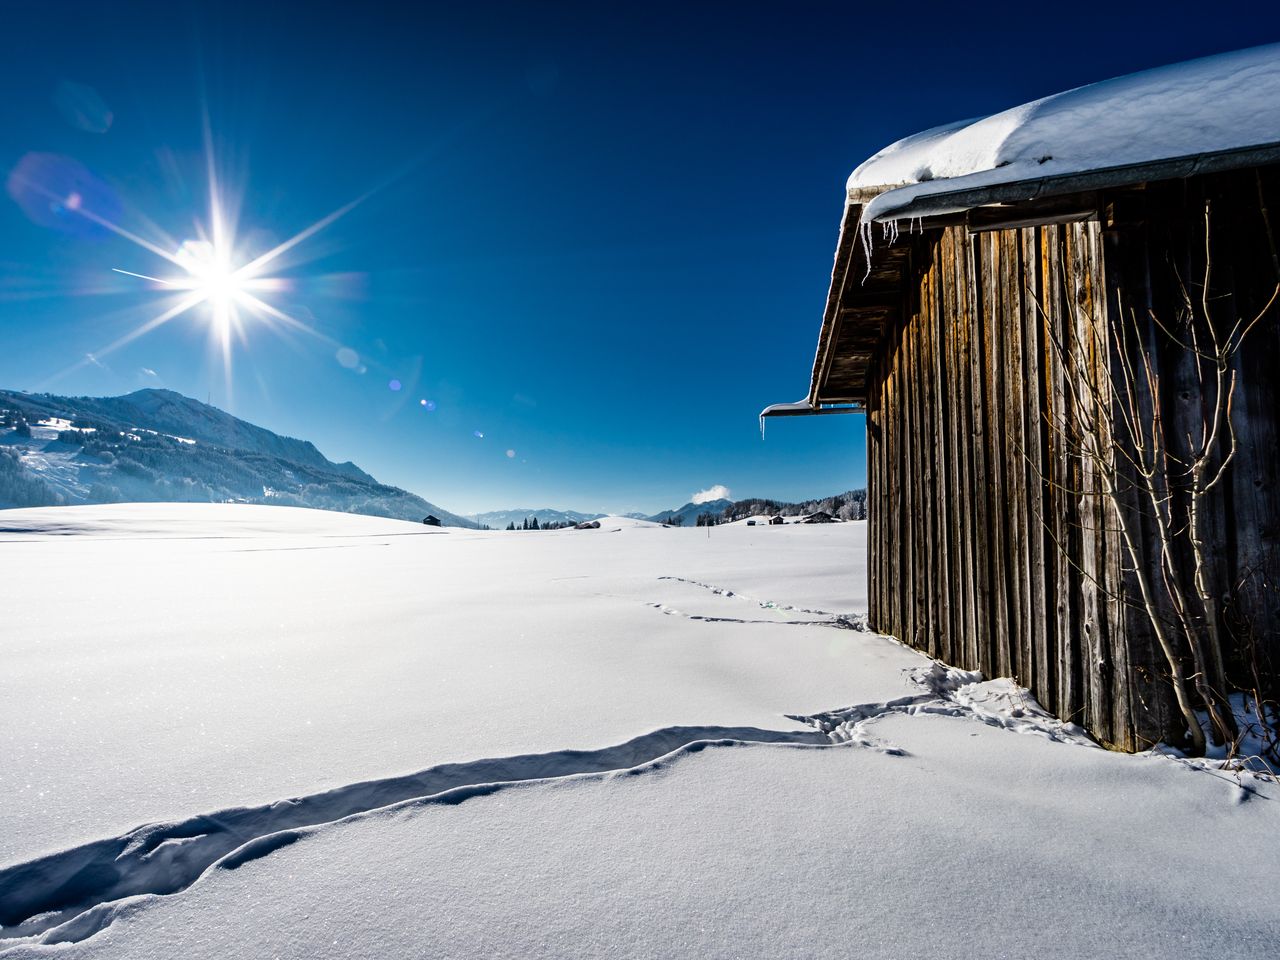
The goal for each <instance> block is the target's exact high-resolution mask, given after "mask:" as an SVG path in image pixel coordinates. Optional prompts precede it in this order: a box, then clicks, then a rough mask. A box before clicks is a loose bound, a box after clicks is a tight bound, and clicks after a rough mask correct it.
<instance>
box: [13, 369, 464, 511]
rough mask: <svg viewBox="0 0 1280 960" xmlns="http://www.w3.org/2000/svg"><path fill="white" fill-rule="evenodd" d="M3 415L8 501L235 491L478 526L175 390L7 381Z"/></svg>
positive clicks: (246, 497) (220, 496)
mask: <svg viewBox="0 0 1280 960" xmlns="http://www.w3.org/2000/svg"><path fill="white" fill-rule="evenodd" d="M0 416H4V417H5V418H6V419H7V420H8V421H9V422H10V424H11V425H10V426H8V427H3V426H0V507H13V506H40V505H44V504H77V503H110V502H119V501H182V502H188V501H229V500H234V501H241V502H247V503H274V504H281V505H287V506H303V507H315V508H318V509H325V510H341V511H345V512H349V513H363V514H369V515H372V516H386V517H396V518H399V519H405V520H419V521H420V520H422V518H423V517H425V516H427V515H428V514H432V515H435V516H436V517H439V518H440V519H441V520H442V521H443V522H444V523H446V524H449V525H455V526H471V525H472V522H471V521H470V520H466V519H464V518H462V517H459V516H456V515H455V514H452V513H449V512H448V511H446V510H442V509H441V508H440V507H438V506H436V505H435V504H432V503H429V502H428V501H426V500H424V499H422V498H421V497H419V496H417V495H415V494H412V493H409V492H408V491H405V490H401V489H399V488H398V487H391V486H387V485H385V484H380V483H378V481H376V480H375V479H374V478H373V477H371V476H369V475H368V474H367V473H365V472H364V471H363V470H361V469H360V468H359V467H357V466H355V464H353V463H333V462H332V461H330V460H328V459H326V458H325V456H324V455H323V454H321V453H320V451H319V450H317V449H316V448H315V446H314V445H313V444H312V443H310V442H309V441H305V440H295V439H293V438H292V437H282V436H279V435H277V434H275V433H272V432H271V431H270V430H267V429H264V428H263V427H258V426H255V425H254V424H251V423H247V422H245V421H244V420H240V419H239V418H237V417H233V416H231V415H230V414H228V413H225V412H224V411H222V410H218V409H217V408H215V407H211V406H208V405H207V404H204V403H201V402H199V401H198V400H192V399H191V398H190V397H184V396H182V395H181V394H179V393H174V392H173V391H171V390H139V391H137V392H136V393H131V394H128V395H127V396H124V397H58V396H52V395H49V394H25V393H16V392H13V391H0ZM14 423H17V424H18V426H17V427H15V426H13V425H12V424H14ZM28 433H29V435H27V434H28Z"/></svg>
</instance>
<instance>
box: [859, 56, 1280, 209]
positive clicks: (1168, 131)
mask: <svg viewBox="0 0 1280 960" xmlns="http://www.w3.org/2000/svg"><path fill="white" fill-rule="evenodd" d="M1276 143H1280V44H1269V45H1267V46H1262V47H1253V48H1251V49H1248V50H1237V51H1234V52H1231V53H1223V54H1218V55H1216V56H1212V57H1204V58H1202V59H1199V60H1189V61H1187V62H1185V63H1177V64H1172V65H1170V66H1165V67H1157V68H1155V69H1153V70H1144V71H1142V72H1140V73H1132V74H1129V75H1127V76H1123V77H1117V78H1115V79H1113V80H1104V81H1102V82H1100V83H1092V84H1089V85H1088V86H1084V87H1078V88H1076V89H1074V90H1068V91H1066V92H1064V93H1057V94H1054V95H1052V96H1049V97H1045V98H1043V99H1041V100H1034V101H1032V102H1031V103H1026V104H1023V105H1022V106H1019V107H1014V108H1012V109H1010V110H1005V111H1003V112H1002V113H996V114H992V115H991V116H989V117H982V118H979V119H974V120H963V121H959V122H956V123H950V124H946V125H944V126H940V127H934V128H933V129H931V130H925V131H923V132H922V133H917V134H915V135H913V136H910V137H907V138H906V139H903V140H899V141H898V142H897V143H894V144H891V145H890V146H888V147H886V148H885V149H883V150H881V151H880V152H879V153H877V154H876V155H875V156H873V157H871V159H869V160H867V161H866V162H865V163H863V164H862V165H861V166H859V167H858V168H857V169H856V170H854V171H853V174H852V175H851V176H850V177H849V181H848V190H849V194H850V197H851V198H853V199H857V197H858V195H859V194H860V193H863V192H864V191H867V190H869V189H873V188H882V189H883V188H885V187H897V188H898V189H892V190H887V191H885V192H881V193H880V194H879V195H878V196H876V197H875V198H874V199H873V200H872V201H871V202H870V203H868V204H867V206H866V208H865V209H864V210H863V214H862V215H863V220H864V221H872V220H881V221H883V220H891V219H895V215H904V212H905V210H906V208H907V206H908V205H909V204H911V203H912V202H915V201H918V200H920V199H921V198H925V197H929V196H933V195H940V194H946V193H950V192H953V191H958V190H960V189H965V188H976V187H990V186H996V185H1001V184H1008V183H1013V182H1018V181H1024V180H1042V179H1044V178H1048V177H1055V176H1062V175H1066V174H1074V173H1081V172H1086V171H1095V170H1101V169H1106V168H1111V167H1122V166H1130V165H1134V164H1147V163H1152V162H1156V161H1161V160H1170V159H1177V158H1183V157H1191V156H1197V155H1200V154H1206V153H1220V152H1222V151H1226V150H1240V149H1245V148H1250V147H1258V146H1263V145H1272V144H1276ZM902 185H905V186H902ZM863 195H865V194H863ZM971 205H972V204H970V203H965V204H962V205H960V206H958V207H957V210H959V209H967V208H968V207H969V206H971ZM930 212H931V213H943V212H954V211H950V210H943V209H939V210H936V211H934V210H931V211H930Z"/></svg>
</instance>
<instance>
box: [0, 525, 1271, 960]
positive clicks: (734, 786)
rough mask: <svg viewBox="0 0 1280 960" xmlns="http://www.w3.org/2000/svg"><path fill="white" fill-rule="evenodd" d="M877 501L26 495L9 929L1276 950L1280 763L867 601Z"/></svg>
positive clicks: (5, 633) (6, 641)
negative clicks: (1148, 740)
mask: <svg viewBox="0 0 1280 960" xmlns="http://www.w3.org/2000/svg"><path fill="white" fill-rule="evenodd" d="M865 540H866V526H865V524H864V523H842V524H830V525H818V526H805V525H801V524H795V525H788V526H785V527H781V528H776V527H775V528H770V527H766V526H757V527H746V526H745V525H726V526H721V527H713V528H702V529H696V528H695V529H666V528H662V527H659V526H656V525H653V524H649V523H645V522H644V521H637V520H629V519H625V518H605V519H604V520H602V521H601V527H600V528H599V529H598V530H586V531H574V530H563V531H547V532H541V533H536V534H524V533H522V534H511V533H503V532H497V531H495V532H479V531H470V530H456V529H454V530H447V529H440V528H429V527H423V526H422V525H420V524H408V523H403V522H399V521H394V520H383V519H377V518H370V517H354V516H347V515H342V514H333V513H324V512H318V511H310V510H300V509H291V508H274V507H261V506H234V505H193V504H181V505H157V504H147V505H122V506H99V507H68V508H52V509H39V510H10V511H0V559H2V561H3V563H4V569H5V571H6V576H5V578H3V580H2V581H0V604H3V609H4V610H5V612H6V616H5V619H4V620H3V621H2V624H3V625H2V626H0V657H3V660H0V662H2V663H3V664H4V665H5V670H4V671H3V672H0V750H3V756H4V757H5V760H6V762H5V765H4V766H3V767H2V768H0V810H3V811H4V812H5V817H4V821H3V822H4V828H3V830H0V923H4V924H7V926H4V927H2V928H0V956H3V957H5V958H6V960H9V958H19V957H21V958H36V957H49V956H54V955H56V956H57V957H59V958H63V957H129V958H161V957H165V958H168V957H177V956H181V957H211V958H212V957H227V956H263V957H298V958H302V957H308V958H310V957H339V956H340V957H370V958H373V957H378V958H383V957H395V956H448V957H454V956H484V957H512V958H516V957H520V958H526V957H595V956H602V955H609V956H626V957H673V956H687V957H720V956H724V957H729V956H748V957H848V956H900V957H907V956H910V957H939V958H942V957H946V958H957V957H995V956H1037V957H1113V956H1117V955H1135V956H1139V955H1140V956H1169V957H1221V956H1256V957H1270V956H1273V955H1274V944H1275V942H1276V938H1277V936H1280V904H1278V903H1277V902H1276V899H1275V898H1274V897H1272V896H1269V895H1268V893H1267V891H1268V890H1269V889H1270V888H1271V886H1272V885H1273V877H1272V876H1271V874H1272V872H1273V869H1274V864H1275V863H1276V862H1278V858H1280V829H1278V828H1280V803H1278V802H1277V801H1280V790H1277V789H1276V787H1275V785H1274V784H1273V783H1271V782H1268V781H1263V780H1259V779H1257V778H1254V777H1253V776H1252V775H1249V774H1243V773H1231V772H1228V771H1224V770H1220V769H1211V768H1206V767H1203V766H1197V765H1194V764H1191V763H1188V762H1184V761H1180V760H1175V759H1170V758H1168V757H1164V756H1140V757H1131V756H1124V755H1119V754H1114V753H1109V752H1107V751H1104V750H1102V749H1100V748H1098V747H1096V746H1095V745H1093V744H1092V743H1091V742H1090V741H1088V739H1087V738H1086V737H1084V736H1083V734H1082V733H1081V732H1080V731H1079V730H1078V729H1077V728H1075V727H1073V726H1071V725H1069V724H1063V723H1061V722H1060V721H1058V720H1055V719H1054V718H1052V717H1049V716H1048V715H1046V714H1045V713H1044V712H1043V711H1042V710H1041V709H1040V708H1039V707H1038V705H1037V704H1036V703H1035V701H1034V700H1032V699H1031V698H1030V697H1029V696H1028V695H1027V694H1026V692H1025V691H1023V690H1022V689H1021V688H1019V687H1017V686H1016V685H1015V684H1013V683H1012V682H1010V681H1009V680H1007V679H1005V680H991V681H985V682H984V681H982V678H981V677H979V676H978V675H976V674H970V673H966V672H964V671H959V670H955V669H950V668H947V667H945V666H943V665H940V664H936V663H934V662H932V661H930V660H929V659H928V658H927V657H924V656H922V655H921V654H919V653H916V652H914V651H911V650H909V649H907V648H905V647H903V646H901V645H899V644H897V643H895V642H893V641H891V640H888V639H886V638H882V637H878V636H875V635H874V634H870V633H868V632H866V631H865V629H864V626H865V610H866V594H865V582H864V580H865V578H864V571H865V560H864V555H865V549H866V546H865ZM20 921H26V922H20ZM6 948H7V949H6Z"/></svg>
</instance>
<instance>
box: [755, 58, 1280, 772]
mask: <svg viewBox="0 0 1280 960" xmlns="http://www.w3.org/2000/svg"><path fill="white" fill-rule="evenodd" d="M1278 233H1280V46H1271V47H1261V48H1256V49H1253V50H1246V51H1240V52H1237V53H1231V54H1224V55H1221V56H1216V57H1209V58H1206V59H1203V60H1198V61H1192V62H1189V63H1185V64H1178V65H1175V66H1172V67H1164V68H1160V69H1156V70H1150V71H1146V72H1143V73H1138V74H1134V75H1131V76H1127V77H1122V78H1119V79H1116V80H1111V81H1107V82H1104V83H1098V84H1094V85H1092V86H1087V87H1082V88H1080V89H1077V90H1072V91H1069V92H1066V93H1062V94H1058V95H1056V96H1052V97H1047V98H1045V99H1044V100H1040V101H1036V102H1034V103H1030V104H1026V105H1024V106H1021V107H1017V108H1015V109H1012V110H1008V111H1005V112H1004V113H1000V114H996V115H994V116H991V117H987V118H985V119H982V120H978V121H967V122H964V123H959V124H952V125H949V126H945V127H940V128H938V129H935V130H929V131H926V132H924V133H921V134H917V135H916V136H913V137H908V138H907V139H905V140H902V141H900V142H898V143H895V144H893V145H892V146H890V147H888V148H886V149H885V150H883V151H881V152H880V153H878V154H876V155H875V156H874V157H872V158H871V159H870V160H868V161H867V162H866V163H864V164H862V166H860V167H859V168H858V169H857V170H855V171H854V173H853V175H852V176H851V177H850V179H849V183H848V190H847V202H846V205H845V209H844V220H843V224H842V227H841V232H840V239H839V243H838V246H837V248H836V256H835V267H834V270H833V273H832V278H831V288H830V292H829V294H828V298H827V304H826V311H825V313H824V315H823V319H822V326H821V329H820V331H819V333H818V343H817V356H816V358H815V361H814V367H813V375H812V380H811V383H810V388H809V395H808V397H807V398H806V399H805V400H804V401H802V402H800V403H796V404H778V405H776V406H774V407H771V408H768V409H767V410H766V411H765V412H764V415H765V416H794V415H804V414H814V413H835V412H849V411H858V412H864V413H865V416H866V429H867V459H868V480H869V483H868V486H869V491H868V508H869V514H870V529H869V547H868V549H869V554H870V556H869V570H870V585H869V586H870V621H871V625H872V627H873V628H874V629H876V630H879V631H882V632H884V633H887V634H891V635H893V636H896V637H898V638H899V639H901V640H903V641H905V642H908V643H910V644H912V645H914V646H916V647H919V648H920V649H921V650H923V651H925V652H927V653H928V654H930V655H931V656H935V657H938V658H940V659H941V660H944V661H946V662H948V663H951V664H954V665H957V666H960V667H963V668H967V669H977V670H981V671H982V672H983V673H984V674H986V675H988V676H1012V677H1014V678H1016V679H1017V681H1018V682H1020V683H1022V684H1024V685H1026V686H1028V687H1030V688H1031V690H1032V691H1033V692H1034V694H1035V696H1036V697H1037V698H1039V700H1040V701H1041V702H1042V703H1043V704H1045V706H1047V707H1048V708H1049V709H1051V710H1053V711H1054V712H1056V713H1057V714H1058V715H1059V716H1061V717H1063V718H1064V719H1067V720H1071V721H1074V722H1077V723H1080V724H1082V725H1083V726H1085V727H1086V728H1087V729H1088V730H1089V731H1090V732H1091V733H1093V734H1094V735H1095V736H1096V737H1097V738H1098V739H1099V740H1101V741H1102V742H1104V743H1106V744H1108V745H1112V746H1115V747H1118V748H1122V749H1128V750H1135V749H1142V748H1145V747H1148V746H1150V745H1151V744H1153V743H1155V742H1158V741H1164V742H1169V743H1178V744H1186V745H1188V746H1189V747H1190V748H1191V749H1192V750H1193V751H1198V750H1201V749H1203V748H1204V743H1203V734H1201V733H1200V728H1201V724H1200V723H1197V722H1195V720H1194V717H1193V715H1194V714H1195V713H1196V712H1199V713H1200V714H1201V716H1202V718H1207V720H1206V721H1205V726H1206V727H1207V728H1208V735H1209V738H1210V739H1211V740H1216V741H1229V740H1231V739H1232V738H1233V737H1234V736H1235V732H1236V730H1237V726H1238V722H1237V720H1236V719H1234V718H1233V717H1232V714H1231V712H1230V710H1229V708H1228V705H1227V702H1226V698H1227V694H1228V692H1230V691H1239V690H1242V691H1248V692H1251V693H1253V694H1260V695H1261V696H1262V697H1264V698H1271V699H1272V700H1275V699H1276V698H1277V696H1278V695H1280V676H1278V671H1280V593H1278V592H1277V591H1278V590H1280V550H1278V546H1280V450H1278V448H1277V437H1278V436H1280V375H1278V374H1277V370H1278V369H1280V367H1278V365H1277V364H1278V362H1280V322H1278V320H1277V317H1278V316H1280V304H1278V303H1277V299H1278V295H1280V254H1278V252H1277V250H1278V247H1280V236H1278Z"/></svg>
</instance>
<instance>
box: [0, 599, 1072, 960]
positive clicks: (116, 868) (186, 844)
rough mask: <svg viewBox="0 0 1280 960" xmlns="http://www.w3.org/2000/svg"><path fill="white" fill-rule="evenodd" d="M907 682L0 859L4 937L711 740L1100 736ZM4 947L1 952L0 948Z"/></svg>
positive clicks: (1019, 692)
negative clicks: (895, 718) (730, 721)
mask: <svg viewBox="0 0 1280 960" xmlns="http://www.w3.org/2000/svg"><path fill="white" fill-rule="evenodd" d="M694 619H714V618H694ZM827 622H828V623H830V624H831V625H832V626H836V625H837V623H836V622H833V621H827ZM911 679H912V680H913V681H914V682H915V683H916V684H917V685H918V686H919V687H921V689H922V692H921V693H919V694H916V695H909V696H905V697H899V698H897V699H894V700H889V701H886V702H883V703H870V704H857V705H854V706H850V707H844V708H841V709H838V710H832V711H828V712H824V713H818V714H812V715H807V716H806V715H788V719H791V720H794V721H796V722H798V723H801V724H803V725H805V726H807V727H809V728H811V729H807V730H765V729H762V728H758V727H716V726H706V727H688V726H677V727H667V728H664V729H661V730H657V731H654V732H653V733H649V734H645V735H643V736H640V737H636V738H634V739H632V740H629V741H627V742H626V743H622V744H618V745H616V746H612V747H605V748H603V749H599V750H563V751H555V752H552V753H544V754H526V755H522V756H515V757H501V758H489V759H483V760H476V761H472V762H470V763H453V764H444V765H441V766H437V767H431V768H429V769H426V770H423V771H420V772H418V773H413V774H409V775H406V776H402V777H392V778H388V779H384V780H371V781H365V782H361V783H354V784H349V785H347V786H344V787H338V788H336V789H334V790H329V791H326V792H323V793H318V794H312V795H310V796H304V797H293V798H289V799H286V800H279V801H276V802H275V803H272V804H269V805H265V806H258V807H234V808H231V809H227V810H222V811H218V812H216V813H211V814H202V815H199V816H195V817H192V818H190V819H187V820H182V821H174V822H170V823H155V824H147V825H144V826H141V827H138V828H137V829H135V830H132V831H130V832H128V833H126V834H123V835H121V836H117V837H113V838H111V839H108V840H99V841H96V842H93V843H88V844H85V845H83V846H79V847H74V848H72V849H69V850H64V851H61V852H59V853H55V854H51V855H49V856H47V857H42V858H40V859H38V860H34V861H30V862H27V863H20V864H17V865H15V866H11V867H8V868H6V869H0V940H3V939H9V940H15V941H21V942H25V943H33V942H34V943H42V944H53V943H65V942H76V941H80V940H84V939H87V938H89V937H91V936H93V935H94V934H95V933H97V932H99V931H100V930H103V929H105V928H106V927H107V926H108V925H110V923H111V922H112V921H113V920H114V919H115V918H116V917H118V916H121V915H122V914H124V913H127V912H130V911H132V910H134V909H137V908H138V907H140V906H141V905H143V904H144V903H146V902H147V901H148V900H150V899H151V898H154V897H160V896H169V895H172V894H176V893H180V892H181V891H183V890H185V889H187V888H188V887H190V886H191V885H192V884H194V883H196V882H197V881H198V880H199V879H200V878H201V877H202V876H204V875H205V873H206V872H208V871H210V870H215V869H221V870H234V869H236V868H238V867H240V866H243V865H244V864H246V863H249V862H251V861H253V860H256V859H258V858H260V857H264V856H267V855H268V854H270V853H272V852H274V851H276V850H278V849H280V848H282V847H285V846H288V845H290V844H292V843H295V842H297V841H299V840H301V839H303V838H305V837H306V836H308V835H309V834H310V833H313V832H315V831H316V830H319V829H322V828H323V827H324V826H326V825H329V824H333V823H337V822H339V821H342V820H346V819H348V818H352V817H360V816H365V815H369V814H372V813H374V812H376V811H385V810H391V809H395V808H400V807H403V806H406V805H413V804H426V803H438V804H447V805H454V804H458V803H462V802H464V801H466V800H468V799H471V798H473V797H478V796H485V795H488V794H492V793H495V792H497V791H499V790H502V789H506V788H510V787H514V786H518V785H528V784H532V783H539V782H546V781H549V780H556V779H564V778H570V777H580V776H606V775H623V774H625V775H636V774H640V773H644V772H647V771H651V770H655V769H658V768H659V767H660V766H665V764H666V763H667V762H669V761H671V760H672V759H674V758H676V757H677V756H680V755H685V754H691V753H697V752H699V751H701V750H703V749H705V748H706V747H709V746H744V745H749V744H775V745H785V746H808V747H835V746H858V747H863V748H867V749H871V750H875V751H877V752H880V753H884V754H886V755H889V756H905V755H906V751H905V750H903V749H902V748H900V747H896V746H893V745H891V744H886V743H884V742H883V741H881V740H879V739H877V738H875V737H873V736H872V735H871V733H870V732H869V730H868V726H869V725H870V724H871V723H873V722H874V721H876V720H879V719H880V718H882V717H885V716H891V715H895V714H905V715H908V716H917V715H927V714H936V715H941V716H948V717H969V718H973V719H976V720H979V721H981V722H983V723H986V724H988V725H991V726H996V727H1001V728H1003V729H1006V730H1011V731H1014V732H1017V733H1031V734H1036V735H1039V736H1044V737H1046V738H1048V739H1050V740H1054V741H1059V742H1066V743H1074V744H1078V745H1082V746H1090V747H1096V746H1097V745H1096V744H1095V743H1094V742H1093V741H1092V740H1090V739H1089V738H1088V737H1087V736H1086V735H1085V734H1084V732H1083V731H1082V730H1081V729H1080V728H1079V727H1076V726H1075V725H1073V724H1065V723H1063V722H1062V721H1060V720H1057V719H1056V718H1054V717H1053V716H1051V715H1050V714H1048V713H1047V712H1046V711H1044V710H1043V709H1042V708H1041V707H1040V706H1039V704H1037V703H1036V702H1035V701H1034V700H1033V699H1031V698H1030V696H1029V695H1028V694H1027V693H1026V692H1025V691H1024V690H1023V689H1022V688H1020V687H1017V686H1016V685H1015V684H1013V683H1012V681H1009V680H994V681H986V682H984V681H983V680H982V676H981V674H978V673H972V672H969V671H964V670H957V669H954V668H949V667H946V666H945V665H943V664H941V663H937V662H934V663H933V664H931V665H930V666H929V667H927V668H920V669H917V670H913V671H912V672H911ZM6 952H7V951H6V950H3V949H0V956H2V955H3V954H4V953H6Z"/></svg>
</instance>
